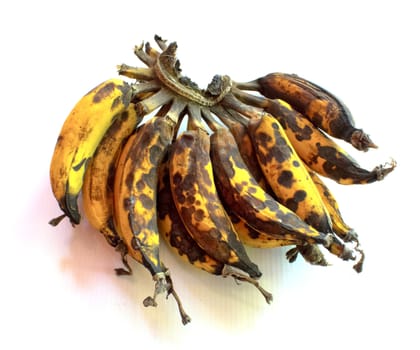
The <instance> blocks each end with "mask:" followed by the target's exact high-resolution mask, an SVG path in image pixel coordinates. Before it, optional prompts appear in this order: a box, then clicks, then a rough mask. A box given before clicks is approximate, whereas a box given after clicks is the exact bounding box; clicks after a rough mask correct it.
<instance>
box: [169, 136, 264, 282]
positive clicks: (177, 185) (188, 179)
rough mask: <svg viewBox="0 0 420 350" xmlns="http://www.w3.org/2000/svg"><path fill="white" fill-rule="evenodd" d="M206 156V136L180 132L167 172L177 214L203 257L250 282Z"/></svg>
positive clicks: (251, 268)
mask: <svg viewBox="0 0 420 350" xmlns="http://www.w3.org/2000/svg"><path fill="white" fill-rule="evenodd" d="M209 153H210V139H209V136H208V134H207V133H206V132H205V131H202V130H200V129H197V130H189V131H185V132H183V133H182V134H181V135H180V136H178V138H177V140H176V141H175V143H174V144H173V147H172V150H171V154H170V160H169V171H170V182H171V189H172V195H173V198H174V202H175V205H176V207H177V210H178V213H179V214H180V216H181V219H182V221H183V223H184V225H185V227H186V228H187V230H188V232H189V234H190V235H191V236H192V237H193V239H194V241H196V242H197V244H198V245H199V246H200V247H201V248H202V249H203V250H205V251H206V252H207V254H209V255H210V256H212V257H213V258H214V259H216V260H218V261H220V262H222V263H224V264H227V265H232V266H234V267H237V268H239V269H241V270H243V271H245V272H246V273H248V274H249V275H250V276H251V277H252V278H257V277H260V276H261V272H260V271H259V269H258V267H257V265H255V264H254V263H253V262H252V261H251V260H250V259H249V257H248V255H247V253H246V251H245V248H244V246H243V244H242V243H241V241H240V240H239V238H238V235H237V233H236V232H235V230H234V228H233V226H232V223H231V222H230V220H229V217H228V216H227V214H226V212H225V210H224V208H223V205H222V203H221V201H220V199H219V197H218V194H217V191H216V186H215V183H214V175H213V170H212V165H211V159H210V154H209Z"/></svg>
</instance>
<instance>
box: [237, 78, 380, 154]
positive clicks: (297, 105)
mask: <svg viewBox="0 0 420 350" xmlns="http://www.w3.org/2000/svg"><path fill="white" fill-rule="evenodd" d="M249 84H250V86H252V85H254V86H255V87H256V89H257V90H258V91H259V92H260V93H261V94H262V95H264V96H266V97H269V98H272V99H277V98H279V99H282V100H284V101H286V102H288V103H289V104H290V105H291V106H292V107H293V109H295V110H296V111H298V112H300V113H302V114H303V115H304V116H306V117H307V118H308V119H309V120H311V122H312V123H313V124H314V125H316V126H317V127H319V128H320V129H322V130H324V131H325V132H326V133H328V134H329V135H331V136H333V137H336V138H339V139H343V140H345V141H347V142H349V143H351V144H352V145H353V146H354V147H355V148H357V149H359V150H363V151H367V150H368V149H369V148H376V145H375V144H374V143H373V142H372V141H371V139H370V138H369V136H368V135H367V134H366V133H365V132H363V130H362V129H358V128H356V127H355V125H354V120H353V117H352V115H351V113H350V110H349V109H348V108H347V107H346V105H345V104H344V103H343V102H342V101H340V100H339V99H338V98H337V97H336V96H334V95H333V94H332V93H330V92H329V91H327V90H325V89H324V88H322V87H320V86H319V85H316V84H314V83H312V82H310V81H308V80H306V79H303V78H301V77H299V76H297V75H295V74H285V73H271V74H267V75H266V76H264V77H261V78H259V79H257V80H255V81H254V82H251V83H249ZM245 85H246V84H245Z"/></svg>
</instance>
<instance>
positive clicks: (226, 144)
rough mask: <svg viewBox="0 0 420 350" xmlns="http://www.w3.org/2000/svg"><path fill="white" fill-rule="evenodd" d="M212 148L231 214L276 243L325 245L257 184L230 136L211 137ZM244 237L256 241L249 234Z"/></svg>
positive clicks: (220, 186)
mask: <svg viewBox="0 0 420 350" xmlns="http://www.w3.org/2000/svg"><path fill="white" fill-rule="evenodd" d="M211 144H212V147H211V158H212V164H213V167H214V169H215V170H214V174H215V176H216V186H217V188H218V190H219V193H220V195H221V197H222V198H223V201H224V202H225V203H226V205H225V207H226V208H229V211H230V212H232V213H233V214H234V215H237V216H238V217H241V218H242V219H243V220H244V221H245V222H246V223H247V225H249V228H250V229H251V230H255V232H261V233H262V234H267V235H268V236H269V237H271V238H273V239H289V240H291V241H293V239H294V240H296V239H301V240H310V241H311V242H315V241H318V242H322V243H323V242H324V236H323V235H322V234H320V233H319V232H318V231H316V230H315V229H313V228H312V227H310V226H308V225H307V224H306V223H305V222H304V221H303V220H301V219H300V218H299V217H298V216H296V215H295V214H294V213H293V212H291V211H290V210H288V209H287V208H284V207H283V208H282V207H281V205H280V204H279V203H278V202H277V201H276V200H275V199H274V198H272V197H271V196H270V195H269V194H268V193H266V192H265V191H264V190H263V189H262V188H261V187H260V186H259V185H258V184H257V183H256V181H255V179H254V178H253V177H252V175H251V174H250V173H249V171H248V169H247V167H246V165H245V164H244V162H243V160H242V158H241V156H240V154H239V151H238V148H237V147H236V144H235V142H233V136H232V135H231V134H230V133H229V132H227V131H226V130H218V131H216V132H215V133H213V135H212V136H211ZM232 189H233V190H232ZM244 235H246V236H247V237H250V238H251V239H252V234H250V233H249V232H248V233H245V234H244ZM259 238H260V237H258V236H257V237H255V239H259Z"/></svg>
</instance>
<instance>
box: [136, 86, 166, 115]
mask: <svg viewBox="0 0 420 350" xmlns="http://www.w3.org/2000/svg"><path fill="white" fill-rule="evenodd" d="M173 98H174V95H173V94H172V92H171V91H170V90H168V89H165V88H162V89H160V90H159V91H158V92H156V93H155V94H153V95H152V96H150V97H147V98H146V99H144V100H142V101H140V102H138V103H137V104H136V108H137V110H138V112H139V113H140V114H149V113H151V112H153V111H154V110H155V109H156V108H158V107H160V106H162V105H164V104H166V103H168V102H169V101H171V100H172V99H173Z"/></svg>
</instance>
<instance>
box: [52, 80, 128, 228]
mask: <svg viewBox="0 0 420 350" xmlns="http://www.w3.org/2000/svg"><path fill="white" fill-rule="evenodd" d="M131 95H132V91H131V87H130V85H129V84H128V83H126V82H124V81H123V80H120V79H110V80H107V81H105V82H103V83H101V84H99V85H98V86H97V87H95V88H94V89H93V90H91V91H89V92H88V93H87V94H86V95H85V96H83V97H82V98H81V99H80V100H79V101H78V102H77V104H76V105H75V106H74V108H73V110H72V111H71V112H70V114H69V115H68V117H67V118H66V120H65V122H64V124H63V126H62V129H61V131H60V134H59V136H58V139H57V143H56V146H55V149H54V153H53V157H52V160H51V165H50V181H51V187H52V191H53V194H54V196H55V198H56V199H57V201H58V204H59V206H60V208H61V210H62V211H63V212H64V214H65V215H66V216H68V217H69V219H70V221H71V223H72V224H79V223H80V213H79V209H78V204H77V198H78V195H79V193H80V191H81V189H82V184H83V177H84V174H85V170H86V167H87V164H88V163H89V161H90V159H91V157H92V156H93V154H94V152H95V151H96V148H97V147H98V145H99V143H100V141H101V140H102V138H103V136H104V134H105V133H106V131H107V130H108V129H109V127H110V126H111V125H112V123H113V122H114V120H115V118H116V117H117V116H118V115H120V114H121V112H123V111H124V110H126V109H127V107H128V105H129V103H130V100H131Z"/></svg>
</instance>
